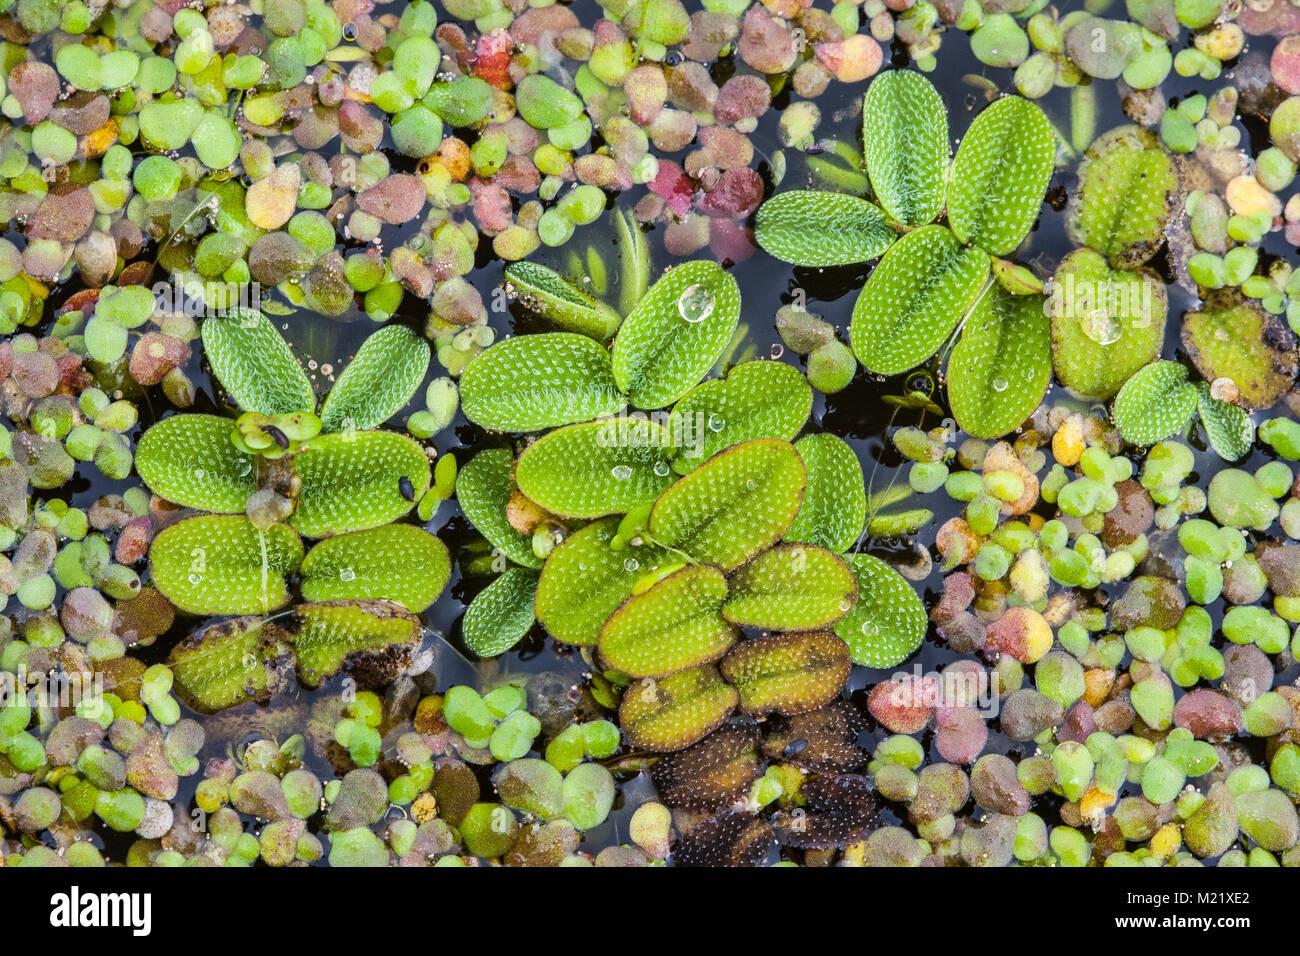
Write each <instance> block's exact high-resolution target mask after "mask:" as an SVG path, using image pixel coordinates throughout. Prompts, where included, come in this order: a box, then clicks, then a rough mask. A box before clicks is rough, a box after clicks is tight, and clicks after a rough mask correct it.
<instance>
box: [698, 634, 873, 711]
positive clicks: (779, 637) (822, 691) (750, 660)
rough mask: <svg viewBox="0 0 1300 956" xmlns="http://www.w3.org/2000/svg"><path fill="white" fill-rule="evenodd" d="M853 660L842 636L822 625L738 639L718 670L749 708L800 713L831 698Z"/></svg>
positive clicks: (837, 691) (846, 676)
mask: <svg viewBox="0 0 1300 956" xmlns="http://www.w3.org/2000/svg"><path fill="white" fill-rule="evenodd" d="M851 668H852V664H851V663H850V661H849V649H848V647H847V646H845V644H844V642H843V641H842V640H840V639H839V638H838V637H836V636H835V635H834V634H831V633H829V632H826V631H810V632H807V633H803V634H773V635H771V636H769V637H760V638H758V639H757V640H752V641H744V642H742V643H741V644H738V645H737V646H736V647H735V649H733V650H732V652H731V653H730V654H728V655H727V656H726V657H725V658H724V659H723V661H722V664H721V668H720V669H721V671H722V676H723V677H724V678H725V679H726V680H727V681H729V682H730V683H732V684H734V685H735V687H736V690H737V691H738V692H739V693H740V708H741V710H743V711H745V713H747V714H773V713H775V714H783V715H785V716H789V715H791V714H802V713H804V712H805V711H809V710H816V709H817V708H818V707H821V706H823V705H825V704H828V703H830V702H831V701H832V700H834V699H835V697H836V696H837V695H838V694H839V692H840V691H841V690H842V689H843V688H844V682H845V681H847V680H848V678H849V671H850V669H851Z"/></svg>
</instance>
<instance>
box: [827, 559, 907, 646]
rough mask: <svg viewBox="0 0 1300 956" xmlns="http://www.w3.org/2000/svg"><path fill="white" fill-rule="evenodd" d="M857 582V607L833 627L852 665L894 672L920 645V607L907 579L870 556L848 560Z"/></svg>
mask: <svg viewBox="0 0 1300 956" xmlns="http://www.w3.org/2000/svg"><path fill="white" fill-rule="evenodd" d="M848 560H849V566H850V567H851V568H852V569H853V574H854V576H855V577H856V578H857V582H858V603H857V605H856V606H855V607H854V608H853V610H852V611H850V612H849V614H848V615H847V616H846V617H844V618H842V619H841V620H840V621H839V623H838V624H836V625H835V633H836V634H838V635H839V636H840V638H841V639H842V640H843V641H844V642H845V643H846V644H847V645H848V646H849V653H850V654H851V655H852V658H853V663H855V664H863V665H865V666H867V667H895V666H897V665H899V664H901V663H903V661H905V660H907V659H908V658H909V657H911V656H912V655H913V654H914V653H916V649H917V648H918V647H920V646H921V642H922V641H924V640H925V632H926V628H927V626H928V625H927V620H926V614H925V605H924V604H922V603H921V598H920V596H919V595H918V594H917V593H916V590H915V589H914V588H913V587H912V585H910V584H908V583H907V579H906V578H904V577H903V576H902V575H901V574H899V573H898V572H897V571H895V570H894V569H893V568H891V567H890V566H889V565H888V564H886V563H885V562H884V561H881V560H880V559H879V558H877V557H874V556H873V555H870V554H855V555H852V556H850V557H849V559H848Z"/></svg>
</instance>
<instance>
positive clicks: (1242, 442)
mask: <svg viewBox="0 0 1300 956" xmlns="http://www.w3.org/2000/svg"><path fill="white" fill-rule="evenodd" d="M1196 410H1197V412H1198V413H1199V414H1200V416H1201V425H1202V427H1204V428H1205V437H1206V438H1207V439H1209V442H1210V447H1211V448H1213V449H1214V451H1215V452H1216V453H1217V454H1218V456H1219V457H1220V458H1222V459H1224V460H1225V461H1239V460H1240V459H1242V458H1245V457H1246V456H1247V455H1248V454H1250V448H1251V446H1252V445H1253V444H1254V443H1255V423H1254V422H1252V421H1251V420H1250V414H1249V413H1248V412H1247V411H1246V410H1245V409H1244V408H1242V407H1241V406H1239V405H1233V404H1231V403H1230V402H1221V401H1219V400H1218V399H1217V398H1214V397H1212V396H1211V395H1210V387H1209V386H1208V385H1206V384H1205V383H1204V382H1198V383H1197V384H1196Z"/></svg>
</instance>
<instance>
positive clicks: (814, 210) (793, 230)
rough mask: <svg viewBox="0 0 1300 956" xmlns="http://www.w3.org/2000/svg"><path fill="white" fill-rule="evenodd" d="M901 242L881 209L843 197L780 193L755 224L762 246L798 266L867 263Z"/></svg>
mask: <svg viewBox="0 0 1300 956" xmlns="http://www.w3.org/2000/svg"><path fill="white" fill-rule="evenodd" d="M897 238H898V233H897V232H895V231H894V230H893V229H892V228H891V227H890V225H889V221H888V220H887V219H886V218H885V214H884V213H883V212H882V211H881V210H880V207H879V206H876V205H875V204H874V203H870V202H867V201H866V200H865V199H860V198H858V197H857V196H849V195H846V194H845V193H830V192H820V191H815V190H798V189H792V190H787V191H785V192H780V193H777V194H776V195H775V196H773V197H772V198H771V199H769V200H768V201H767V202H765V203H763V205H762V206H760V207H759V209H758V216H757V217H756V218H755V220H754V239H755V240H756V241H757V242H758V244H759V245H760V246H762V247H763V249H764V250H765V251H766V252H767V253H768V254H769V255H773V256H776V258H778V259H780V260H781V261H783V262H789V263H791V264H793V265H796V266H815V267H822V266H843V265H849V264H851V263H855V262H866V261H868V260H870V259H874V258H876V256H879V255H881V254H882V253H883V252H884V251H885V250H886V249H888V248H889V247H890V246H891V245H892V244H893V242H894V240H895V239H897Z"/></svg>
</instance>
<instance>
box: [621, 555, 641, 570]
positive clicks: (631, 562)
mask: <svg viewBox="0 0 1300 956" xmlns="http://www.w3.org/2000/svg"><path fill="white" fill-rule="evenodd" d="M623 567H624V569H625V570H627V571H629V572H632V571H636V570H638V569H640V567H641V562H640V561H638V560H637V559H636V558H628V559H627V560H626V561H624V562H623Z"/></svg>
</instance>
